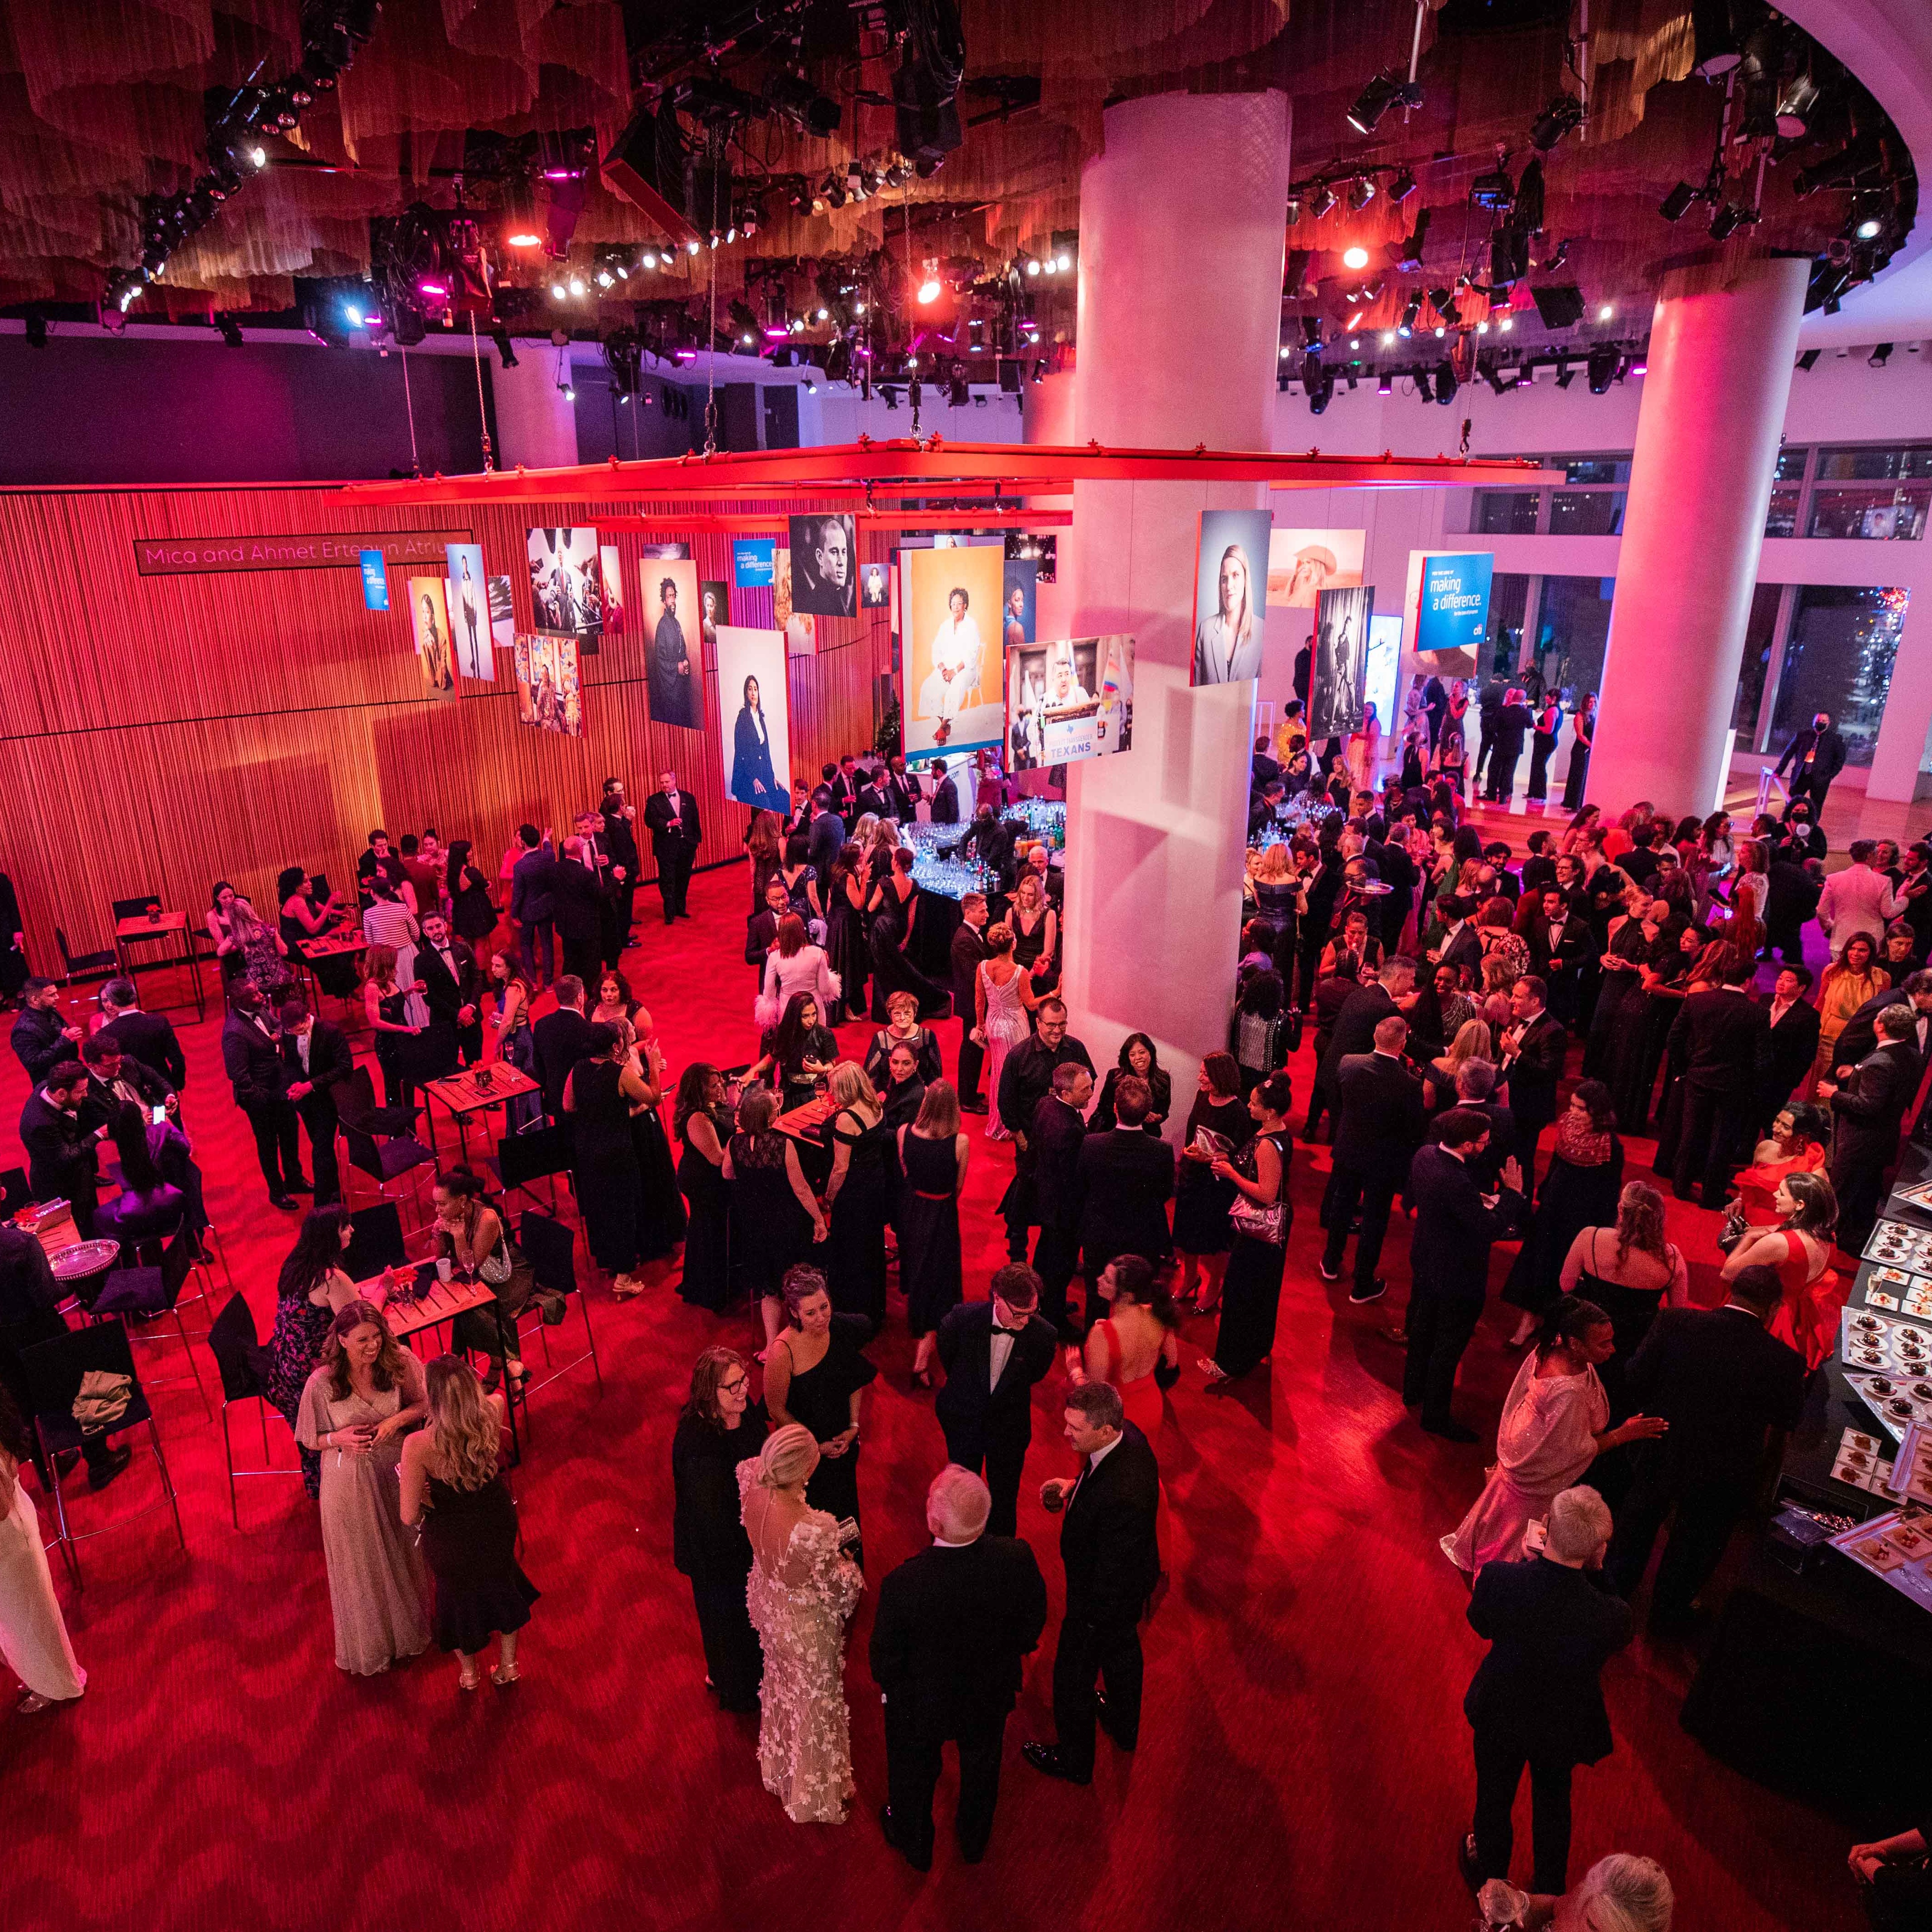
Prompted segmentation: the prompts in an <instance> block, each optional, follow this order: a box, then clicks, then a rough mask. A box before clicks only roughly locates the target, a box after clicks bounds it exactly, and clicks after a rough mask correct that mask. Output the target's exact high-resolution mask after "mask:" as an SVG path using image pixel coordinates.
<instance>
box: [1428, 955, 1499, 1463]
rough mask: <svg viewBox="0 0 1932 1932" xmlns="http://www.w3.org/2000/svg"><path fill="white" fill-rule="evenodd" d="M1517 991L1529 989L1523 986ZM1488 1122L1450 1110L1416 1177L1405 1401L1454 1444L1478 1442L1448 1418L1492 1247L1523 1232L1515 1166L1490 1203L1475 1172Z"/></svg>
mask: <svg viewBox="0 0 1932 1932" xmlns="http://www.w3.org/2000/svg"><path fill="white" fill-rule="evenodd" d="M1517 984H1518V985H1519V986H1520V985H1521V984H1522V982H1521V981H1520V980H1519V981H1518V982H1517ZM1489 1138H1490V1124H1489V1121H1488V1120H1487V1118H1486V1117H1485V1116H1484V1115H1481V1114H1480V1113H1478V1112H1476V1110H1475V1109H1474V1108H1472V1107H1452V1108H1451V1109H1450V1110H1449V1111H1448V1112H1447V1113H1446V1114H1445V1115H1443V1116H1442V1119H1441V1120H1440V1121H1439V1122H1438V1123H1437V1124H1436V1145H1434V1146H1433V1147H1426V1148H1421V1149H1420V1150H1419V1151H1418V1153H1417V1154H1416V1157H1415V1160H1414V1162H1413V1163H1412V1164H1411V1166H1410V1168H1409V1201H1410V1203H1411V1205H1412V1206H1413V1207H1414V1208H1415V1230H1414V1232H1412V1234H1411V1235H1410V1237H1409V1270H1410V1274H1411V1277H1412V1286H1411V1287H1410V1289H1409V1354H1408V1357H1407V1358H1406V1361H1404V1363H1403V1371H1402V1400H1403V1406H1405V1407H1406V1408H1409V1409H1421V1412H1422V1416H1421V1421H1422V1426H1423V1427H1424V1429H1425V1430H1427V1431H1428V1432H1429V1433H1430V1435H1432V1436H1447V1437H1448V1439H1449V1440H1450V1441H1451V1442H1475V1441H1476V1440H1477V1436H1476V1432H1475V1430H1473V1429H1466V1428H1465V1427H1463V1424H1461V1423H1460V1422H1458V1421H1457V1420H1456V1418H1455V1417H1454V1415H1451V1412H1450V1402H1451V1398H1452V1397H1454V1394H1455V1392H1456V1367H1457V1364H1458V1363H1459V1362H1460V1361H1462V1359H1463V1350H1464V1349H1466V1348H1467V1347H1468V1346H1469V1337H1471V1336H1472V1335H1473V1334H1475V1332H1476V1323H1477V1322H1478V1320H1479V1319H1481V1315H1482V1313H1483V1301H1484V1298H1485V1297H1486V1296H1487V1295H1488V1293H1489V1287H1490V1244H1491V1243H1492V1242H1494V1241H1501V1240H1503V1239H1505V1238H1507V1237H1508V1236H1509V1235H1512V1234H1514V1232H1516V1230H1517V1229H1518V1228H1520V1226H1522V1224H1523V1184H1522V1179H1521V1177H1520V1175H1519V1173H1518V1172H1517V1163H1515V1162H1514V1160H1511V1161H1508V1162H1506V1163H1505V1164H1504V1166H1503V1172H1502V1193H1499V1194H1495V1195H1485V1194H1484V1193H1482V1192H1481V1190H1480V1189H1479V1188H1478V1186H1477V1183H1476V1177H1475V1175H1474V1174H1473V1173H1472V1172H1470V1164H1471V1163H1472V1162H1473V1161H1475V1160H1478V1159H1479V1158H1480V1157H1481V1154H1482V1152H1483V1151H1484V1148H1485V1147H1487V1145H1488V1144H1489Z"/></svg>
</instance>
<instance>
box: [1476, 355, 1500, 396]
mask: <svg viewBox="0 0 1932 1932" xmlns="http://www.w3.org/2000/svg"><path fill="white" fill-rule="evenodd" d="M1478 374H1480V375H1481V377H1482V379H1483V380H1484V382H1486V383H1488V384H1489V386H1490V388H1491V389H1493V390H1495V392H1496V394H1497V395H1499V396H1500V395H1502V392H1503V379H1502V374H1501V372H1500V371H1499V370H1498V369H1497V368H1496V365H1495V364H1494V363H1493V362H1483V363H1480V364H1478Z"/></svg>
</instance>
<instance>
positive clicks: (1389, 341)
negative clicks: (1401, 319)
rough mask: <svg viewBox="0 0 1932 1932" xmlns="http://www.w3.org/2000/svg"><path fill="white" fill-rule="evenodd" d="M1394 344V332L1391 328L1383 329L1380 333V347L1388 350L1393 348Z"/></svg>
mask: <svg viewBox="0 0 1932 1932" xmlns="http://www.w3.org/2000/svg"><path fill="white" fill-rule="evenodd" d="M1394 344H1395V331H1394V329H1384V330H1383V331H1382V347H1384V348H1385V349H1389V348H1392V347H1394Z"/></svg>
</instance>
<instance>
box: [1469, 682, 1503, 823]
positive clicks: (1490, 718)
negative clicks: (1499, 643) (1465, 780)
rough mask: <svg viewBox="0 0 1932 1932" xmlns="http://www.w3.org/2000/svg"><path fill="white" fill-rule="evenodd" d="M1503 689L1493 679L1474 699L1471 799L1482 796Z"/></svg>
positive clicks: (1494, 740)
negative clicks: (1473, 762) (1473, 752)
mask: <svg viewBox="0 0 1932 1932" xmlns="http://www.w3.org/2000/svg"><path fill="white" fill-rule="evenodd" d="M1502 709H1503V687H1502V685H1500V684H1499V683H1497V682H1496V679H1494V678H1491V679H1489V680H1488V682H1486V683H1485V684H1484V686H1483V688H1482V690H1481V692H1480V693H1479V694H1478V697H1477V699H1476V719H1477V724H1478V727H1479V728H1478V733H1477V737H1476V762H1475V764H1474V765H1473V766H1471V767H1470V770H1469V791H1470V795H1471V796H1472V797H1475V798H1481V796H1483V795H1484V775H1485V774H1486V773H1487V771H1488V769H1489V766H1490V755H1491V754H1492V753H1493V751H1495V749H1496V720H1497V719H1498V718H1499V717H1501V716H1502Z"/></svg>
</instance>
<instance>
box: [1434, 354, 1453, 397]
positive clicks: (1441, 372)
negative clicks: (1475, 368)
mask: <svg viewBox="0 0 1932 1932" xmlns="http://www.w3.org/2000/svg"><path fill="white" fill-rule="evenodd" d="M1455 400H1456V372H1455V371H1454V369H1452V368H1450V366H1449V365H1448V363H1447V362H1439V363H1437V364H1436V401H1438V402H1439V403H1441V404H1444V405H1445V407H1446V406H1447V405H1448V404H1451V403H1452V402H1454V401H1455Z"/></svg>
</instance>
